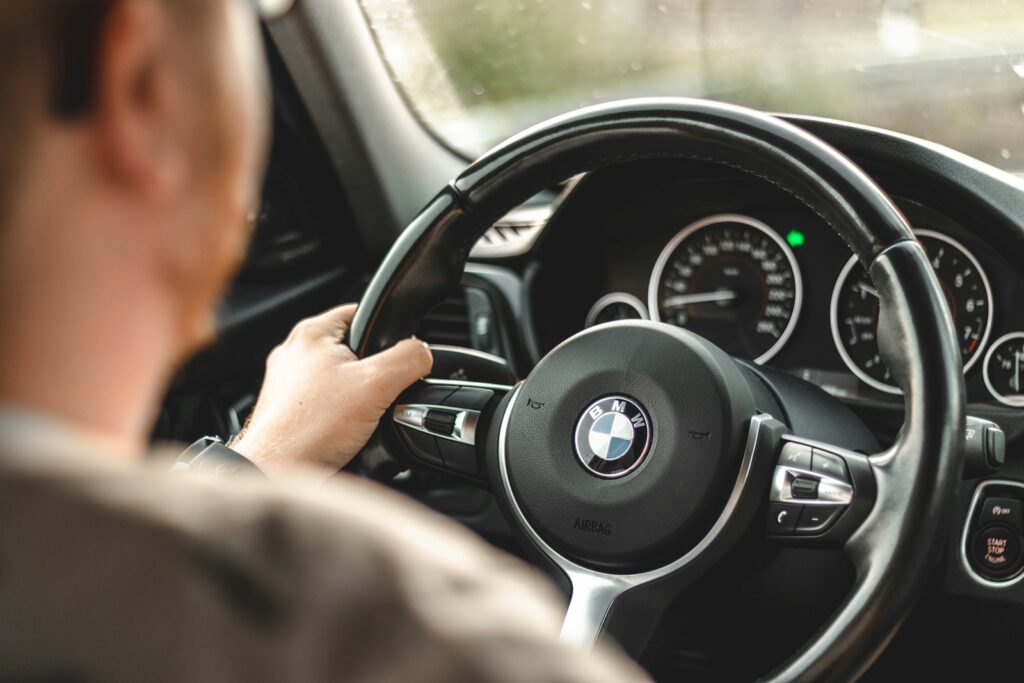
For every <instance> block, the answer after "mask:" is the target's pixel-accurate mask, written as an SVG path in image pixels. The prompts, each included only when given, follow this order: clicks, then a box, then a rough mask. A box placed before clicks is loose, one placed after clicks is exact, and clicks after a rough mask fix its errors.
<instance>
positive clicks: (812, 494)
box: [792, 477, 818, 500]
mask: <svg viewBox="0 0 1024 683" xmlns="http://www.w3.org/2000/svg"><path fill="white" fill-rule="evenodd" d="M792 491H793V497H794V498H799V499H800V500H815V499H816V498H817V497H818V480H817V479H811V478H809V477H797V478H796V479H794V480H793V484H792Z"/></svg>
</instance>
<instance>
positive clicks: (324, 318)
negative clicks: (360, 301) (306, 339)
mask: <svg viewBox="0 0 1024 683" xmlns="http://www.w3.org/2000/svg"><path fill="white" fill-rule="evenodd" d="M355 314H356V304H345V305H344V306H338V307H337V308H332V309H331V310H329V311H326V312H325V313H321V314H320V315H316V316H313V317H312V318H307V319H306V320H303V321H302V322H301V323H299V327H300V328H301V329H302V332H303V333H305V334H307V335H309V336H310V337H328V338H330V339H333V340H335V341H342V340H344V339H345V336H346V335H347V334H348V329H349V326H351V325H352V318H353V317H354V316H355Z"/></svg>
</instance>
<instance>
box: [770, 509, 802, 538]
mask: <svg viewBox="0 0 1024 683" xmlns="http://www.w3.org/2000/svg"><path fill="white" fill-rule="evenodd" d="M803 509H804V506H803V505H793V504H791V503H771V504H770V505H769V506H768V533H771V534H791V533H793V529H795V528H796V523H797V521H799V519H800V513H801V512H803Z"/></svg>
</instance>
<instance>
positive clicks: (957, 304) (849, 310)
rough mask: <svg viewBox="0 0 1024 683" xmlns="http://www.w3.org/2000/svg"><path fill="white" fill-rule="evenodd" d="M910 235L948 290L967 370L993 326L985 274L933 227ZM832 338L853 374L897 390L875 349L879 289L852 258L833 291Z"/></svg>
mask: <svg viewBox="0 0 1024 683" xmlns="http://www.w3.org/2000/svg"><path fill="white" fill-rule="evenodd" d="M914 234H915V235H916V236H917V238H918V240H919V241H920V242H921V246H923V247H924V250H925V252H926V253H927V254H928V260H929V261H931V264H932V268H934V269H935V274H936V275H937V276H938V278H939V283H940V284H941V285H942V291H943V292H944V293H945V295H946V302H947V303H948V304H949V310H950V312H951V313H952V314H953V325H954V327H955V328H956V334H957V340H958V341H959V342H960V354H961V356H962V358H963V363H964V372H967V371H968V370H970V369H971V367H972V366H973V365H974V364H975V363H976V362H977V361H978V358H980V357H981V353H980V352H981V350H982V349H983V348H984V346H985V342H986V341H987V340H988V335H989V331H990V330H991V328H992V288H991V287H990V286H989V283H988V277H987V276H986V275H985V271H984V270H983V269H982V267H981V264H979V263H978V259H976V258H975V257H974V255H973V254H972V253H971V252H969V251H968V250H967V248H966V247H964V246H963V245H962V244H960V243H959V242H957V241H956V240H954V239H952V238H951V237H948V236H946V235H943V234H942V233H938V232H933V231H931V230H915V231H914ZM832 337H833V338H834V339H835V343H836V348H837V349H838V350H839V355H840V356H842V358H843V361H844V362H845V363H846V365H847V366H848V367H849V368H850V370H851V371H852V372H853V373H854V374H855V375H857V377H859V378H860V379H862V380H863V381H864V382H865V383H867V384H869V385H870V386H872V387H874V388H876V389H879V390H881V391H885V392H888V393H890V394H898V393H900V390H899V388H898V387H897V386H895V385H894V384H893V382H892V376H891V375H890V373H889V369H888V368H887V367H885V363H884V362H882V357H881V355H880V354H879V352H878V292H877V291H876V290H875V288H874V285H872V283H871V279H870V278H869V277H868V274H867V271H866V270H864V268H863V267H862V266H861V265H860V263H859V262H858V261H857V258H856V257H852V258H851V259H850V260H849V261H848V262H847V264H846V267H845V268H843V271H842V272H841V273H840V274H839V279H838V281H837V282H836V287H835V290H834V291H833V292H832Z"/></svg>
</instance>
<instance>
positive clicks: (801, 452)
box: [767, 435, 877, 547]
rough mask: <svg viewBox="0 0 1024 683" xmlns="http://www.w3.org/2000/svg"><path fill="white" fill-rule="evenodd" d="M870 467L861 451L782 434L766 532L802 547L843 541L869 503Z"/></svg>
mask: <svg viewBox="0 0 1024 683" xmlns="http://www.w3.org/2000/svg"><path fill="white" fill-rule="evenodd" d="M873 470H874V468H873V466H872V464H871V459H870V458H869V457H868V456H866V455H862V454H860V453H854V452H852V451H848V450H846V449H844V448H840V447H838V446H834V445H830V444H825V443H821V442H818V441H812V440H808V439H803V438H800V437H797V436H791V435H790V436H786V437H784V438H783V441H782V444H781V448H780V450H779V455H778V461H777V463H776V465H775V470H774V472H773V473H772V480H771V488H770V491H769V495H768V500H769V502H768V520H767V531H768V534H769V536H770V537H771V538H772V539H773V540H776V541H781V542H785V543H792V544H796V545H802V546H807V545H819V546H833V547H835V546H843V545H845V544H846V542H847V541H848V540H849V539H850V538H851V536H853V534H854V533H855V532H856V531H857V530H858V529H859V528H860V527H861V525H862V524H863V523H864V521H865V520H866V519H867V517H868V515H869V513H870V512H871V510H872V508H873V507H874V504H875V499H876V496H877V485H876V481H875V473H874V471H873Z"/></svg>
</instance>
